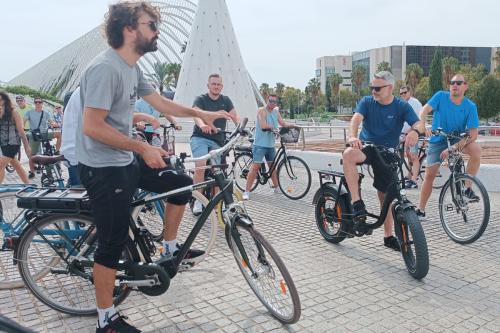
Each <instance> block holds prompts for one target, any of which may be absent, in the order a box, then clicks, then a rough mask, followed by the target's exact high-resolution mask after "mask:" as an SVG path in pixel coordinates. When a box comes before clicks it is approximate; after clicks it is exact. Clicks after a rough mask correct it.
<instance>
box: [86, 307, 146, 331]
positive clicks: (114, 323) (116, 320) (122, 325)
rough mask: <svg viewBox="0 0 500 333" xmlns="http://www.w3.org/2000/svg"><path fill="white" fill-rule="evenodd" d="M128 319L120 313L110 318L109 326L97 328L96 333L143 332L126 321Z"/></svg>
mask: <svg viewBox="0 0 500 333" xmlns="http://www.w3.org/2000/svg"><path fill="white" fill-rule="evenodd" d="M125 319H128V318H127V317H125V316H121V315H120V314H119V313H118V312H117V313H115V314H114V315H112V316H111V318H109V321H108V324H107V325H106V326H104V327H96V329H95V332H96V333H139V332H141V331H140V330H138V329H137V328H135V327H134V326H132V325H130V324H129V323H127V322H126V321H125Z"/></svg>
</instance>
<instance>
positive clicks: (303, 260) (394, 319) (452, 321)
mask: <svg viewBox="0 0 500 333" xmlns="http://www.w3.org/2000/svg"><path fill="white" fill-rule="evenodd" d="M316 178H317V177H316V174H314V173H313V180H314V183H313V186H312V188H311V191H310V193H309V194H308V195H307V197H306V198H304V199H301V200H299V201H291V200H288V199H286V198H285V197H284V196H282V195H277V194H273V193H272V191H271V190H270V189H269V188H268V187H267V186H266V187H259V188H258V189H257V192H256V193H255V194H254V195H252V197H251V201H249V202H248V203H247V209H248V210H249V212H250V215H251V216H252V218H253V219H254V222H255V224H256V227H257V228H258V230H259V231H261V233H262V234H263V235H264V236H265V237H266V238H267V239H268V240H270V241H271V243H272V244H273V246H274V247H275V249H276V250H277V251H278V253H279V254H280V256H281V257H282V259H283V260H284V262H285V263H286V265H287V267H288V269H289V271H290V273H291V275H292V277H293V279H294V281H295V284H296V286H297V289H298V291H299V294H300V298H301V302H302V317H301V319H300V320H299V322H298V323H296V324H294V325H290V326H283V325H281V324H280V323H279V322H278V321H276V320H275V319H273V318H272V317H271V316H270V315H269V314H268V312H267V311H266V309H265V308H264V307H263V306H262V305H261V304H260V302H259V301H258V300H257V298H256V297H255V296H254V295H253V293H252V292H251V290H250V288H249V287H248V286H247V284H246V282H245V280H244V279H243V277H242V276H241V274H240V272H239V270H238V268H237V266H236V263H235V262H234V259H233V258H232V255H231V253H230V252H229V251H228V249H227V245H226V243H225V240H224V238H223V234H222V233H221V232H219V236H220V237H219V238H218V240H217V246H216V247H215V249H214V251H213V254H212V255H211V256H210V257H209V258H207V259H206V260H205V261H203V262H202V263H201V264H200V265H199V266H197V267H196V268H193V269H191V270H190V271H187V272H184V273H182V274H180V275H178V276H177V277H176V278H174V279H173V281H172V283H171V286H170V289H169V290H168V292H167V293H166V294H164V295H162V296H158V297H149V296H145V295H143V294H140V293H137V292H135V293H132V295H131V296H129V298H128V299H127V300H126V301H125V303H124V304H123V305H121V306H120V307H119V308H120V310H121V311H122V312H123V313H124V314H125V315H127V316H128V317H129V320H130V321H131V322H133V323H135V324H136V325H138V326H139V327H141V328H142V329H143V331H145V332H354V331H355V332H386V331H388V332H409V331H411V332H414V331H415V332H443V331H449V332H471V331H476V332H500V251H499V250H500V245H499V242H498V241H497V239H498V238H499V237H500V226H499V225H498V222H499V215H498V212H499V210H498V208H497V207H496V205H495V204H496V203H500V197H499V196H498V195H495V196H492V214H491V220H490V225H489V226H488V228H487V230H486V232H485V234H484V236H483V237H482V238H481V239H479V240H478V241H477V242H475V243H474V244H471V245H467V246H462V245H459V244H456V243H454V242H453V241H451V240H450V239H448V238H447V236H446V234H445V233H444V231H443V230H442V228H441V226H440V224H439V218H438V215H437V202H436V201H437V196H436V195H433V199H432V200H431V204H430V207H429V209H428V215H430V217H429V219H428V221H427V222H425V223H424V229H425V233H426V237H427V240H428V245H429V252H430V264H431V266H430V271H429V274H428V275H427V277H426V278H425V279H423V280H422V281H415V280H414V279H413V278H411V277H410V276H409V275H408V273H407V272H406V268H405V265H404V262H403V260H402V258H401V256H400V255H399V254H398V253H397V252H395V251H392V250H389V249H387V248H385V247H383V246H382V231H381V230H376V231H375V232H374V234H373V236H370V237H363V238H356V239H346V240H345V241H344V242H342V243H341V244H340V245H333V244H330V243H327V242H326V241H324V240H323V238H322V237H321V236H320V234H319V232H318V230H317V227H316V224H315V221H314V209H313V206H312V204H311V201H312V196H313V194H314V192H315V191H316V189H317V188H318V184H317V181H316ZM11 180H12V179H11ZM417 195H418V190H411V192H410V196H411V197H412V198H414V199H415V200H414V202H416V201H417V200H416V196H417ZM366 198H368V201H369V202H374V198H375V193H374V192H373V191H372V190H371V189H368V190H366V191H365V200H366ZM1 255H4V254H1ZM0 313H2V314H3V315H6V316H7V317H9V318H12V319H14V320H16V321H18V322H20V323H21V324H23V325H25V326H28V327H31V328H33V329H35V330H36V331H40V332H93V331H94V330H95V328H94V327H95V321H96V319H95V317H71V316H68V315H63V314H61V313H58V312H56V311H54V310H51V309H50V308H48V307H46V306H45V305H42V304H41V303H40V302H38V301H37V300H36V299H35V298H34V297H33V296H32V295H31V294H29V293H28V292H27V291H26V290H25V289H18V290H1V291H0Z"/></svg>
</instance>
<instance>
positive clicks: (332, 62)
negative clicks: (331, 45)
mask: <svg viewBox="0 0 500 333" xmlns="http://www.w3.org/2000/svg"><path fill="white" fill-rule="evenodd" d="M351 72H352V57H351V56H344V55H338V56H324V57H321V58H318V59H316V78H317V79H318V80H319V82H320V84H321V91H322V92H323V93H325V91H326V81H327V79H328V77H330V76H332V75H333V74H340V75H341V76H342V79H343V82H342V84H341V85H340V89H345V90H351V85H352V84H351Z"/></svg>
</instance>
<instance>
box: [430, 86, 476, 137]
mask: <svg viewBox="0 0 500 333" xmlns="http://www.w3.org/2000/svg"><path fill="white" fill-rule="evenodd" d="M427 104H429V105H430V106H431V107H432V111H433V113H432V115H433V118H432V129H433V130H435V129H438V128H442V129H443V131H444V132H446V133H452V132H455V133H464V132H465V131H466V130H468V129H471V128H477V127H478V126H479V117H478V114H477V107H476V104H474V102H472V101H471V100H470V99H468V98H467V97H464V99H463V100H462V103H460V104H459V105H457V104H455V103H453V102H452V101H451V99H450V92H449V91H438V92H437V93H435V94H434V96H432V97H431V99H430V100H429V101H428V102H427ZM442 140H445V138H444V137H442V136H433V137H431V138H430V140H429V142H431V143H435V142H440V141H442Z"/></svg>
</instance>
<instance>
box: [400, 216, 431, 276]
mask: <svg viewBox="0 0 500 333" xmlns="http://www.w3.org/2000/svg"><path fill="white" fill-rule="evenodd" d="M394 228H395V231H396V236H397V237H398V241H399V245H400V246H401V254H402V256H403V259H404V261H405V264H406V268H407V270H408V272H409V273H410V275H411V276H412V277H414V278H415V279H417V280H420V279H423V278H424V277H425V276H426V275H427V273H428V272H429V252H428V249H427V241H426V239H425V234H424V229H422V226H421V225H420V223H419V222H418V217H417V213H416V212H415V210H414V209H405V210H403V211H400V212H397V222H396V223H395V224H394Z"/></svg>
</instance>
